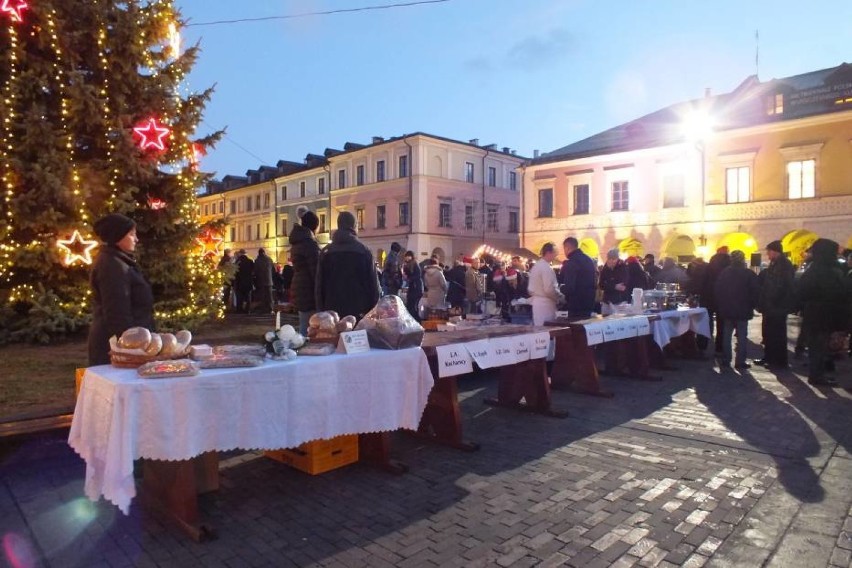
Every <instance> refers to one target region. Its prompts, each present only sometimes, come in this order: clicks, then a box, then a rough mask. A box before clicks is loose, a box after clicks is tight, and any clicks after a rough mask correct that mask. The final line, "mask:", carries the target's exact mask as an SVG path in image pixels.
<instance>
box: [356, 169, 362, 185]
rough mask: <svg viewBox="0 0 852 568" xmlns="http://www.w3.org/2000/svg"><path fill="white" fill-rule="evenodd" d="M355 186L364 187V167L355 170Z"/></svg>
mask: <svg viewBox="0 0 852 568" xmlns="http://www.w3.org/2000/svg"><path fill="white" fill-rule="evenodd" d="M355 185H364V166H358V167H357V168H355Z"/></svg>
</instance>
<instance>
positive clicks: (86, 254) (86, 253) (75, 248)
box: [56, 230, 98, 266]
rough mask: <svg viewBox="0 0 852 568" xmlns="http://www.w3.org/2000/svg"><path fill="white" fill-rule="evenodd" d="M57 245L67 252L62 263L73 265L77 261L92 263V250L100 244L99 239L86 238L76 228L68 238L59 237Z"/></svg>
mask: <svg viewBox="0 0 852 568" xmlns="http://www.w3.org/2000/svg"><path fill="white" fill-rule="evenodd" d="M56 246H57V248H59V250H60V251H62V252H64V253H65V258H64V259H63V261H62V263H63V264H65V266H71V265H72V264H75V263H77V262H81V263H83V264H92V251H93V250H94V249H95V247H97V246H98V241H93V240H90V239H84V238H83V236H82V235H81V234H80V231H77V230H75V231H74V232H73V233H72V234H71V237H70V238H68V239H57V240H56Z"/></svg>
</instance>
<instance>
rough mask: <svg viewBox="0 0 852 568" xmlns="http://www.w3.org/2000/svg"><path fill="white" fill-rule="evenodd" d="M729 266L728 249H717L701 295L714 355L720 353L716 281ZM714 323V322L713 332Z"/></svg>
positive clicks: (720, 330) (708, 266)
mask: <svg viewBox="0 0 852 568" xmlns="http://www.w3.org/2000/svg"><path fill="white" fill-rule="evenodd" d="M730 265H731V256H730V255H729V254H728V247H719V248H718V249H717V250H716V254H714V255H713V256H712V257H710V262H708V263H707V272H706V273H705V274H706V277H705V279H704V292H703V293H702V294H701V305H702V306H703V307H705V308H707V315H708V316H709V317H710V331H711V332H713V333H714V338H715V343H716V353H721V352H722V320H720V319H719V317H718V316H717V314H716V280H718V279H719V275H720V274H722V271H723V270H725V269H726V268H727V267H729V266H730ZM714 321H715V322H716V323H715V331H714V324H713V322H714Z"/></svg>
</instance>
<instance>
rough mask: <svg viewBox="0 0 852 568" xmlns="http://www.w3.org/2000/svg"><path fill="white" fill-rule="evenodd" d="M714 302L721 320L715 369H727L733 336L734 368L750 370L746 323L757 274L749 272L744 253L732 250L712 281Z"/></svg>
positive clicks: (755, 293)
mask: <svg viewBox="0 0 852 568" xmlns="http://www.w3.org/2000/svg"><path fill="white" fill-rule="evenodd" d="M715 292H716V301H717V309H718V312H719V317H720V318H721V319H722V358H721V359H720V362H719V367H720V368H722V369H725V368H730V367H731V357H732V350H731V337H732V336H733V333H734V331H736V333H737V355H736V361H735V365H734V366H735V367H736V368H737V369H740V370H745V369H748V368H749V367H751V365H749V364H748V363H747V362H746V357H747V356H748V351H747V350H748V347H747V346H748V321H749V320H750V319H752V318H753V317H754V309H755V308H756V307H757V299H758V294H759V284H758V281H757V275H756V274H755V273H754V272H752V271H751V270H749V268H748V267H747V266H746V262H745V254H744V253H743V252H742V251H739V250H735V251H734V252H732V253H731V265H730V266H729V267H727V268H726V269H724V270H723V271H722V273H721V274H720V275H719V278H718V279H717V280H716V290H715Z"/></svg>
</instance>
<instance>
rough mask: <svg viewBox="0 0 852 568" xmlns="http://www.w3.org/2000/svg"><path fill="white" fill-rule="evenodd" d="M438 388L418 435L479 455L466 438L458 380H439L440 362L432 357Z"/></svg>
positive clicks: (430, 400) (448, 378)
mask: <svg viewBox="0 0 852 568" xmlns="http://www.w3.org/2000/svg"><path fill="white" fill-rule="evenodd" d="M429 366H430V367H431V369H432V376H433V377H434V378H435V386H433V387H432V391H431V392H430V393H429V399H428V400H427V402H426V408H425V409H424V410H423V416H422V417H421V418H420V426H419V427H418V428H417V434H418V435H419V436H421V437H423V438H425V439H427V440H429V441H432V442H436V443H438V444H443V445H445V446H450V447H452V448H456V449H459V450H464V451H467V452H475V451H476V450H478V449H479V444H477V443H475V442H466V441H464V439H463V438H462V422H461V410H460V409H459V387H458V383H457V382H456V377H444V378H439V377H438V365H437V359H435V358H434V357H429Z"/></svg>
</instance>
